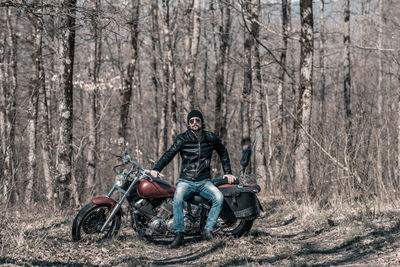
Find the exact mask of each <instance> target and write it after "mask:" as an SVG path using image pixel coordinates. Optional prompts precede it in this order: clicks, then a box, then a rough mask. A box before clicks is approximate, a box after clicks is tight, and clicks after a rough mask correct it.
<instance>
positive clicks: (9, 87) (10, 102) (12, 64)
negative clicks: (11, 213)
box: [0, 9, 19, 204]
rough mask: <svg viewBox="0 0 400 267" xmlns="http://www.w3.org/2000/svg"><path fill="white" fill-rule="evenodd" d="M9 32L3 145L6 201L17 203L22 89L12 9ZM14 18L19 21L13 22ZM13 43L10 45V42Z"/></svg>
mask: <svg viewBox="0 0 400 267" xmlns="http://www.w3.org/2000/svg"><path fill="white" fill-rule="evenodd" d="M5 16H6V24H7V26H6V31H4V36H3V38H4V39H3V41H4V46H3V47H4V48H3V49H4V50H3V54H2V55H1V56H2V60H1V62H2V63H3V64H2V68H1V72H2V76H3V78H4V79H0V83H1V87H2V91H3V92H2V94H1V97H2V103H1V106H2V110H1V113H2V123H3V125H2V127H1V131H2V136H1V139H2V141H1V146H2V154H3V162H2V165H3V173H2V175H3V179H2V180H3V184H2V186H3V190H2V195H3V196H2V204H8V203H9V201H11V202H14V203H15V202H17V201H18V199H19V194H18V187H17V186H16V184H17V181H16V176H15V162H14V161H15V124H16V122H15V118H16V114H17V112H16V110H17V107H16V93H17V89H18V79H17V78H18V76H17V69H18V65H17V63H18V60H17V47H18V43H17V40H18V39H17V38H16V37H17V35H16V33H15V29H14V25H17V16H16V15H15V14H13V13H12V12H11V9H7V10H6V14H5ZM13 17H14V19H15V21H14V22H13V21H12V18H13ZM7 43H8V44H11V46H10V47H7V46H6V44H7Z"/></svg>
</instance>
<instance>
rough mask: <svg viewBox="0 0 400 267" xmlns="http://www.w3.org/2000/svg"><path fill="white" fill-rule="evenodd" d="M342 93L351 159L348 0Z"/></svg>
mask: <svg viewBox="0 0 400 267" xmlns="http://www.w3.org/2000/svg"><path fill="white" fill-rule="evenodd" d="M343 27H344V29H343V45H344V49H343V53H344V61H343V74H344V79H343V95H344V110H345V125H346V126H345V128H346V135H347V153H348V155H349V156H350V158H349V160H350V161H352V160H353V159H352V157H351V155H352V153H353V152H354V151H353V134H352V131H351V130H352V129H351V128H352V115H351V54H350V45H351V42H350V0H345V4H344V23H343Z"/></svg>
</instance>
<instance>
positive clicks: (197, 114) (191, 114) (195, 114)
mask: <svg viewBox="0 0 400 267" xmlns="http://www.w3.org/2000/svg"><path fill="white" fill-rule="evenodd" d="M194 117H197V118H200V119H201V123H202V124H204V119H203V114H201V112H200V111H198V110H192V111H190V112H189V114H188V116H187V122H188V123H189V121H190V119H191V118H194Z"/></svg>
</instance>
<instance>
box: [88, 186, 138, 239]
mask: <svg viewBox="0 0 400 267" xmlns="http://www.w3.org/2000/svg"><path fill="white" fill-rule="evenodd" d="M134 186H135V182H134V181H133V182H132V183H131V184H130V185H129V187H128V189H127V190H124V189H122V188H121V187H120V186H118V185H116V184H114V186H113V187H112V188H111V190H110V191H109V192H108V194H107V197H103V198H106V199H109V201H110V200H112V201H111V202H112V203H113V207H114V208H113V210H112V212H111V214H110V216H108V218H107V220H106V221H105V223H104V224H103V226H102V227H101V228H100V232H103V231H104V229H106V227H107V225H108V224H109V223H110V221H112V220H113V219H114V217H115V215H116V214H117V213H118V212H121V213H122V211H121V206H122V203H123V202H124V200H125V198H126V197H127V196H128V194H129V192H131V190H132V188H133V187H134ZM115 190H118V191H120V192H121V193H122V197H121V198H120V199H119V201H118V203H117V202H116V201H115V200H114V199H112V198H111V195H112V194H113V193H114V191H115ZM92 201H93V200H92ZM93 202H94V201H93ZM94 203H96V202H94Z"/></svg>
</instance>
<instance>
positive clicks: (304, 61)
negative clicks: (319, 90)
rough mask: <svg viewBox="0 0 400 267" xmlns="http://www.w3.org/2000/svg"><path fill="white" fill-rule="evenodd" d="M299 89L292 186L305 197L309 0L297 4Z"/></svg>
mask: <svg viewBox="0 0 400 267" xmlns="http://www.w3.org/2000/svg"><path fill="white" fill-rule="evenodd" d="M300 18H301V36H300V48H301V53H300V88H299V98H298V103H297V114H296V115H297V121H296V148H295V184H296V191H297V192H298V193H302V195H303V197H307V196H308V191H309V190H308V189H309V188H308V187H309V183H310V180H311V174H310V140H309V137H308V134H309V132H310V128H311V127H310V126H311V125H310V123H311V96H312V73H313V21H314V20H313V7H312V0H301V1H300Z"/></svg>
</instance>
